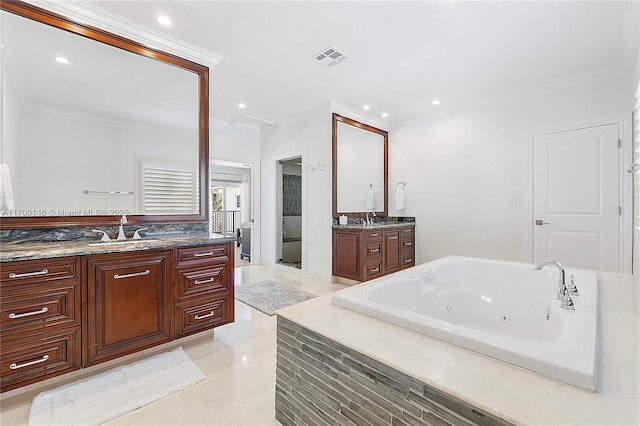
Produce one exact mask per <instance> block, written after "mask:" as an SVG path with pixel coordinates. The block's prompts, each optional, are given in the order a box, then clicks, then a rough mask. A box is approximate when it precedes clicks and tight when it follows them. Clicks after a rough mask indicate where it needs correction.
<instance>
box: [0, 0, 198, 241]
mask: <svg viewBox="0 0 640 426" xmlns="http://www.w3.org/2000/svg"><path fill="white" fill-rule="evenodd" d="M0 10H3V11H6V12H9V13H13V14H16V15H18V16H22V17H24V18H27V19H31V20H33V21H36V22H40V23H42V24H45V25H50V26H52V27H55V28H59V29H60V30H63V31H69V32H71V33H74V34H77V35H78V36H81V37H86V38H89V39H92V40H95V41H98V42H101V43H105V44H108V45H110V46H113V47H117V48H120V49H123V50H125V51H128V52H131V53H132V54H136V55H142V56H145V57H148V58H150V59H154V60H157V61H160V62H164V63H166V64H167V65H172V66H176V67H179V68H182V69H184V70H186V71H190V72H194V73H196V74H197V75H198V77H199V87H198V90H199V93H198V168H199V174H200V176H199V178H200V182H199V183H200V213H198V214H184V215H178V214H175V215H127V219H128V222H129V223H130V224H136V223H137V224H149V223H182V222H194V223H195V222H208V221H209V191H208V188H209V185H208V176H209V68H208V67H206V66H204V65H200V64H197V63H195V62H192V61H189V60H187V59H183V58H180V57H178V56H176V55H172V54H170V53H165V52H162V51H160V50H157V49H152V48H149V47H147V46H145V45H143V44H142V43H138V42H136V41H133V40H130V39H127V38H124V37H122V36H119V35H117V34H113V33H110V32H108V31H105V30H102V29H100V28H96V27H93V26H90V25H85V24H81V23H79V22H76V21H74V20H72V19H69V18H67V17H65V16H62V15H59V14H57V13H54V12H51V11H48V10H46V9H42V8H39V7H37V6H33V5H31V4H29V3H24V2H22V1H19V0H1V1H0ZM118 223H119V216H115V215H109V216H35V217H29V216H5V217H0V229H24V228H61V227H77V226H86V227H90V226H99V225H117V224H118Z"/></svg>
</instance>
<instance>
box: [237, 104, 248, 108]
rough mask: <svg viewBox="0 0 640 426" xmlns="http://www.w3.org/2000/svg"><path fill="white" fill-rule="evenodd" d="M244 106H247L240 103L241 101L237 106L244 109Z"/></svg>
mask: <svg viewBox="0 0 640 426" xmlns="http://www.w3.org/2000/svg"><path fill="white" fill-rule="evenodd" d="M246 107H247V106H246V105H245V104H242V103H241V104H238V108H240V109H245V108H246Z"/></svg>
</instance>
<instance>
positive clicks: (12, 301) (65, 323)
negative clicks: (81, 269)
mask: <svg viewBox="0 0 640 426" xmlns="http://www.w3.org/2000/svg"><path fill="white" fill-rule="evenodd" d="M79 325H80V281H71V282H55V283H39V284H24V285H20V286H6V287H4V288H3V289H2V298H1V299H0V333H1V335H2V337H1V340H2V341H3V342H5V341H6V340H7V339H11V338H17V337H19V336H18V335H19V334H22V333H25V332H31V333H33V332H38V331H40V330H45V329H46V330H52V329H56V328H62V327H73V326H79Z"/></svg>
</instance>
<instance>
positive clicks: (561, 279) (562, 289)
mask: <svg viewBox="0 0 640 426" xmlns="http://www.w3.org/2000/svg"><path fill="white" fill-rule="evenodd" d="M547 265H555V266H557V267H558V270H559V272H560V273H559V274H558V289H557V290H556V299H557V300H560V307H561V308H563V309H568V310H574V309H575V308H574V306H573V300H572V299H571V296H570V295H569V291H568V290H567V285H566V284H565V274H564V266H562V265H561V264H560V263H559V262H557V261H555V260H544V261H542V262H540V263H538V264H537V265H536V267H535V269H536V270H537V271H541V270H542V268H544V267H545V266H547Z"/></svg>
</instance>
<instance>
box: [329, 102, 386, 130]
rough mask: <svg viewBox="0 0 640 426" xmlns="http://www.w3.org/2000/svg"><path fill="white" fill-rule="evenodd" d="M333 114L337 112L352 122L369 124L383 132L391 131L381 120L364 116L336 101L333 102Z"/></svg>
mask: <svg viewBox="0 0 640 426" xmlns="http://www.w3.org/2000/svg"><path fill="white" fill-rule="evenodd" d="M331 112H335V113H337V114H340V115H344V116H346V117H348V118H351V119H352V120H356V121H359V122H361V123H364V124H368V125H369V126H372V127H376V128H378V129H381V130H385V131H386V130H389V124H388V123H385V122H383V121H380V120H376V119H375V118H373V117H371V116H370V115H367V114H363V113H362V112H360V111H358V110H355V109H353V108H350V107H348V106H346V105H344V104H341V103H339V102H336V101H331Z"/></svg>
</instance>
